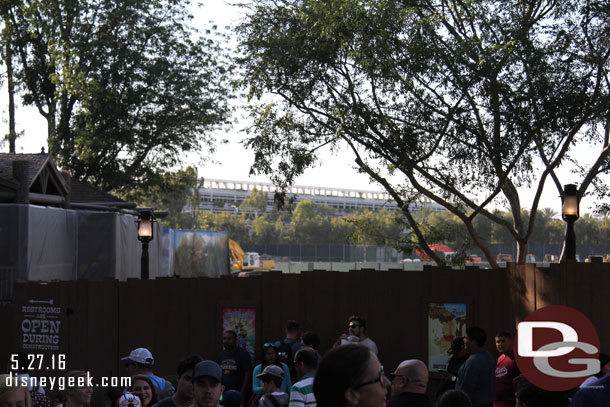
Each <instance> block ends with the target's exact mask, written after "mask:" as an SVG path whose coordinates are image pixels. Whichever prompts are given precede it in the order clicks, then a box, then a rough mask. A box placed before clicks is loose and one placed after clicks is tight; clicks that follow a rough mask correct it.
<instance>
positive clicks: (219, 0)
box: [0, 0, 597, 212]
mask: <svg viewBox="0 0 610 407" xmlns="http://www.w3.org/2000/svg"><path fill="white" fill-rule="evenodd" d="M236 1H239V0H235V1H233V2H228V1H224V0H213V1H209V0H206V1H204V2H203V3H204V5H203V6H202V7H200V8H196V7H194V8H193V14H194V16H195V20H194V24H195V25H197V26H199V25H203V24H205V23H207V22H208V21H210V20H211V21H214V22H215V24H217V25H218V26H219V27H225V26H226V25H230V24H234V23H235V22H236V21H237V20H238V19H239V16H240V9H239V8H238V7H235V6H231V5H230V3H235V2H236ZM7 99H8V98H7V96H6V88H5V87H4V86H3V87H2V89H1V90H0V106H1V107H2V119H3V120H2V123H0V126H2V130H0V132H2V134H6V133H7V132H8V123H7V118H8V114H7V105H8V102H7ZM236 115H237V117H238V122H239V123H238V124H236V125H235V127H234V128H233V129H232V130H231V131H230V132H229V133H223V134H219V138H226V139H228V140H229V141H230V143H229V144H227V145H220V146H218V149H217V152H216V153H215V154H214V155H213V156H212V157H211V158H212V160H213V161H215V162H216V164H206V165H204V166H201V165H197V164H198V162H199V157H196V156H189V158H188V161H187V164H191V165H197V166H198V172H199V176H202V177H206V178H214V179H228V180H239V181H247V180H251V181H263V182H267V181H268V179H266V178H265V177H263V176H254V177H250V176H249V175H248V173H249V170H250V165H251V164H252V161H253V159H254V154H253V153H252V152H251V151H247V150H245V149H244V147H243V146H242V145H241V144H240V143H239V141H240V140H242V139H243V138H244V137H245V134H244V133H242V132H241V131H240V130H241V129H242V128H243V127H244V126H245V125H246V122H247V121H246V119H245V118H244V117H245V115H244V114H243V112H242V113H239V112H237V113H236ZM16 121H17V131H18V132H20V131H24V136H23V137H21V138H19V139H17V152H20V153H37V152H40V149H41V147H43V146H44V148H45V150H47V143H46V133H47V132H46V121H45V120H44V118H43V117H42V116H41V115H40V114H39V113H38V112H37V110H36V109H35V108H32V107H21V106H19V107H18V110H17V119H16ZM7 148H8V145H7V144H5V145H4V146H2V151H6V150H7ZM590 149H591V147H588V146H579V147H578V149H577V150H578V151H579V154H578V156H579V157H582V158H583V160H586V158H588V157H591V156H592V154H591V153H592V151H591V150H590ZM594 153H595V154H597V151H594ZM320 159H321V160H320V161H321V165H319V166H317V167H315V168H312V169H309V170H307V171H306V173H305V174H304V175H303V176H301V177H299V178H298V179H297V184H298V185H308V186H323V187H330V188H349V189H359V190H373V191H379V190H382V188H381V187H380V186H377V185H375V184H370V183H369V180H368V177H366V176H364V175H362V174H358V173H357V172H356V170H355V169H354V166H355V165H354V164H353V157H352V155H351V154H350V153H349V152H348V151H343V152H342V153H341V154H338V155H332V154H331V153H329V152H322V153H321V155H320ZM559 174H560V179H561V182H562V183H563V184H568V183H576V184H579V183H580V179H579V178H578V177H576V176H575V175H572V174H570V172H569V170H564V171H560V172H559ZM521 192H522V206H523V207H526V208H529V207H530V206H531V200H532V199H533V194H534V191H526V190H523V191H521ZM557 195H558V194H557V191H556V189H555V187H554V185H552V184H551V183H550V182H548V181H547V185H546V187H545V192H544V193H543V196H542V200H541V204H540V205H539V207H540V208H545V207H552V208H553V209H555V210H556V211H558V212H560V209H561V207H560V206H561V201H560V199H559V198H558V196H557ZM592 199H593V198H589V197H585V198H584V199H583V200H582V202H581V212H587V211H588V210H587V209H586V208H587V207H588V206H590V205H591V204H592V202H591V200H592Z"/></svg>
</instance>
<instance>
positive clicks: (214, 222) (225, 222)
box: [197, 212, 250, 244]
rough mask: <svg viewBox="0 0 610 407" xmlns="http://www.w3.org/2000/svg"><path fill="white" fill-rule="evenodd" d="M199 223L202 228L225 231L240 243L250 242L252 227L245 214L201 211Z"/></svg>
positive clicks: (230, 237)
mask: <svg viewBox="0 0 610 407" xmlns="http://www.w3.org/2000/svg"><path fill="white" fill-rule="evenodd" d="M197 224H198V228H199V229H201V230H215V231H225V232H227V233H228V237H229V239H233V240H235V241H237V242H238V243H240V244H247V243H250V232H249V230H250V228H249V225H248V221H247V219H246V217H245V215H243V214H242V215H241V216H239V215H236V214H233V213H213V212H200V213H199V215H198V223H197Z"/></svg>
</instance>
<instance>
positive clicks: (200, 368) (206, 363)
mask: <svg viewBox="0 0 610 407" xmlns="http://www.w3.org/2000/svg"><path fill="white" fill-rule="evenodd" d="M201 376H210V377H211V378H213V379H215V380H217V381H220V380H221V379H222V369H221V368H220V366H219V365H218V363H216V362H214V361H212V360H202V361H201V362H199V363H197V364H196V365H195V368H194V369H193V381H195V380H197V379H198V378H200V377H201Z"/></svg>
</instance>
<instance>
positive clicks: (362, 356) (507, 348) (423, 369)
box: [0, 315, 610, 407]
mask: <svg viewBox="0 0 610 407" xmlns="http://www.w3.org/2000/svg"><path fill="white" fill-rule="evenodd" d="M347 330H348V333H347V334H342V335H340V336H339V337H338V338H337V340H336V342H335V343H334V345H333V347H332V349H331V350H330V351H328V352H327V353H326V354H325V355H324V356H322V355H320V353H319V351H318V347H319V344H320V339H319V337H318V336H317V335H316V334H315V333H314V332H305V333H303V334H302V333H301V328H300V325H299V323H298V322H297V321H293V320H291V321H288V322H287V324H286V327H285V333H286V336H285V338H283V339H282V340H279V341H276V342H265V343H264V344H263V347H262V349H261V352H262V353H261V356H262V363H260V364H258V365H257V366H254V367H253V366H252V357H251V355H250V354H249V353H248V352H247V351H246V350H245V349H243V348H242V347H240V346H238V344H237V334H236V332H234V331H231V330H227V331H225V332H223V349H222V350H221V351H220V352H219V355H218V358H217V360H204V359H203V358H201V357H200V356H198V355H190V356H187V357H185V358H184V359H183V360H181V361H180V362H179V363H178V366H177V370H176V377H175V381H174V383H172V382H170V381H168V380H166V379H164V378H162V377H159V376H157V375H155V374H154V373H153V369H154V365H155V364H154V358H153V355H152V354H151V352H150V351H149V350H148V349H146V348H137V349H134V350H133V351H132V352H130V354H129V355H128V356H126V357H124V358H122V360H123V361H124V362H125V369H126V371H127V372H128V374H129V375H130V376H131V385H130V386H128V387H127V388H124V389H108V390H109V392H108V396H109V399H110V400H111V401H110V403H109V405H110V407H191V406H192V407H221V406H222V407H316V406H319V407H385V406H387V407H435V406H436V407H569V406H571V407H601V406H610V357H608V356H607V355H605V354H603V353H602V354H600V357H599V359H600V366H601V370H600V372H599V373H598V374H597V375H596V376H594V377H590V378H588V379H587V380H586V381H585V382H584V383H583V384H582V385H581V387H580V388H579V389H574V390H572V391H556V392H553V391H547V390H543V389H540V388H537V387H536V386H534V385H533V384H532V383H530V382H529V381H528V380H527V379H526V378H524V377H523V375H521V373H520V372H519V369H518V366H517V364H516V362H515V358H514V356H513V338H512V336H511V334H510V333H509V332H499V333H497V334H496V335H495V337H494V339H495V345H496V348H497V350H498V352H499V353H500V355H499V357H498V358H497V359H494V358H493V357H492V355H491V354H490V353H489V352H488V351H487V350H485V348H484V346H485V343H486V340H487V334H486V332H485V330H484V329H482V328H480V327H476V326H472V327H469V328H468V329H467V330H466V334H465V336H463V337H456V338H454V339H453V341H452V343H451V349H450V350H449V352H448V353H449V354H450V358H449V360H448V365H447V370H445V371H441V373H442V375H443V377H444V380H443V383H442V385H441V386H439V387H438V388H437V390H436V391H435V394H434V397H433V398H430V397H429V395H428V394H429V393H430V391H429V390H430V389H429V388H428V384H429V371H428V367H427V366H426V364H425V363H424V362H422V361H421V360H417V359H407V360H404V361H402V362H400V363H399V364H398V366H396V368H395V369H394V370H393V371H392V373H386V371H385V370H384V367H383V366H382V365H381V363H380V361H379V359H378V357H377V354H378V348H377V345H376V344H375V342H374V341H373V340H372V339H371V338H369V337H368V336H367V333H366V320H365V319H364V318H362V317H359V316H355V315H354V316H351V317H349V318H348V329H347ZM86 375H88V372H86V371H72V372H69V373H68V376H71V377H83V376H86ZM7 377H8V375H1V376H0V407H53V405H56V406H59V407H89V405H90V404H91V400H92V394H93V389H92V388H91V387H88V386H87V385H85V386H78V385H72V386H68V387H67V388H66V389H65V391H64V392H63V394H62V397H61V398H59V399H58V400H57V402H56V403H53V402H52V401H51V400H49V399H48V398H47V397H46V396H45V391H44V389H43V388H40V387H36V386H28V385H27V383H26V385H24V382H23V381H21V382H19V384H15V385H12V386H10V385H8V384H7V383H9V382H10V381H7V380H6V378H7ZM75 382H76V381H75ZM432 399H434V401H433V400H432Z"/></svg>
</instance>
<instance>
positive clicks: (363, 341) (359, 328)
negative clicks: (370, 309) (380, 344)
mask: <svg viewBox="0 0 610 407" xmlns="http://www.w3.org/2000/svg"><path fill="white" fill-rule="evenodd" d="M347 330H348V332H349V333H348V334H341V336H339V339H337V341H336V342H335V344H334V346H339V345H345V344H348V343H357V344H358V345H363V346H366V347H367V348H369V349H370V350H371V352H373V353H374V354H375V355H377V354H378V353H379V351H378V349H377V344H376V343H375V342H373V340H372V339H371V338H369V337H368V336H367V334H366V320H365V319H364V318H362V317H359V316H358V315H352V316H350V317H349V318H348V319H347Z"/></svg>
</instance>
